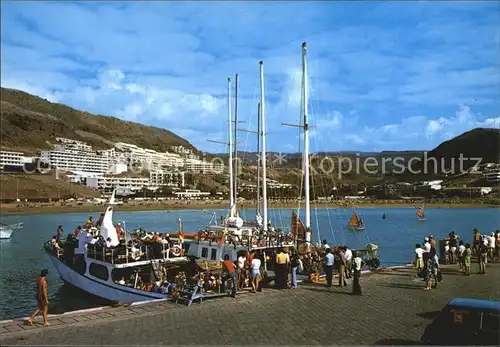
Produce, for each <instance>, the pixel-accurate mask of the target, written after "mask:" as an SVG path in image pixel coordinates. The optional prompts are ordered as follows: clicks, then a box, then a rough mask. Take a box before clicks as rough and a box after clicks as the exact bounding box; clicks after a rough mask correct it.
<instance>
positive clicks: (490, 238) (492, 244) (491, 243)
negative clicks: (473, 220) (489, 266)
mask: <svg viewBox="0 0 500 347" xmlns="http://www.w3.org/2000/svg"><path fill="white" fill-rule="evenodd" d="M487 240H488V258H489V259H488V260H489V261H490V262H491V263H493V258H494V257H495V233H491V234H490V236H487Z"/></svg>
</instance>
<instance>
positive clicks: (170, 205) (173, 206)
mask: <svg viewBox="0 0 500 347" xmlns="http://www.w3.org/2000/svg"><path fill="white" fill-rule="evenodd" d="M227 206H228V202H226V201H216V200H205V201H178V200H176V201H172V200H171V201H161V202H159V201H151V202H144V201H143V202H133V203H125V204H123V205H119V206H117V207H116V209H117V210H118V211H168V210H185V209H193V210H204V209H226V208H227ZM298 206H301V207H303V206H304V202H303V201H302V202H299V201H270V202H269V203H268V207H269V208H297V207H298ZM420 206H421V203H420V202H410V201H409V202H403V201H401V200H394V201H387V200H384V201H380V202H359V203H356V207H359V208H381V209H384V208H405V207H406V208H418V207H420ZM311 207H312V208H352V207H354V205H352V204H345V203H338V202H332V203H325V202H318V203H315V202H312V203H311ZM425 207H426V208H500V205H494V204H491V203H481V202H473V203H471V202H469V201H463V202H453V203H450V202H432V203H426V204H425ZM239 208H255V202H245V203H240V204H239ZM104 209H105V207H104V206H103V205H95V204H75V203H74V204H66V205H61V204H58V203H52V204H50V203H32V204H29V205H27V206H24V205H21V204H0V216H13V215H33V214H52V213H53V214H57V213H78V212H101V211H104Z"/></svg>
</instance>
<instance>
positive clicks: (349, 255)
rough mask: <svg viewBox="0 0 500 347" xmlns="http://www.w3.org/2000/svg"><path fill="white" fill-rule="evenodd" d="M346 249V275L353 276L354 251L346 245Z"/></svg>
mask: <svg viewBox="0 0 500 347" xmlns="http://www.w3.org/2000/svg"><path fill="white" fill-rule="evenodd" d="M344 250H345V251H344V254H345V260H346V267H345V272H346V273H345V277H346V278H351V264H352V251H351V250H350V249H349V248H348V247H347V246H344Z"/></svg>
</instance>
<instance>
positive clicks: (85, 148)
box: [56, 137, 92, 152]
mask: <svg viewBox="0 0 500 347" xmlns="http://www.w3.org/2000/svg"><path fill="white" fill-rule="evenodd" d="M56 141H57V142H58V143H60V144H61V145H62V146H64V148H66V149H72V150H75V151H81V152H92V146H91V145H89V144H87V143H85V142H83V141H78V140H73V139H67V138H65V137H56Z"/></svg>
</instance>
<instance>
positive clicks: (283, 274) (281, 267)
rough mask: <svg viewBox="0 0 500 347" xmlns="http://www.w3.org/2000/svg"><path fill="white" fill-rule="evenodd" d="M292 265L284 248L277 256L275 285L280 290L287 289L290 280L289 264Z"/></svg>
mask: <svg viewBox="0 0 500 347" xmlns="http://www.w3.org/2000/svg"><path fill="white" fill-rule="evenodd" d="M289 263H290V256H289V255H288V254H287V253H285V252H284V251H283V249H282V248H280V249H279V250H278V254H276V271H275V283H276V287H277V288H278V289H285V288H286V286H287V280H288V271H287V270H288V264H289Z"/></svg>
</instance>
